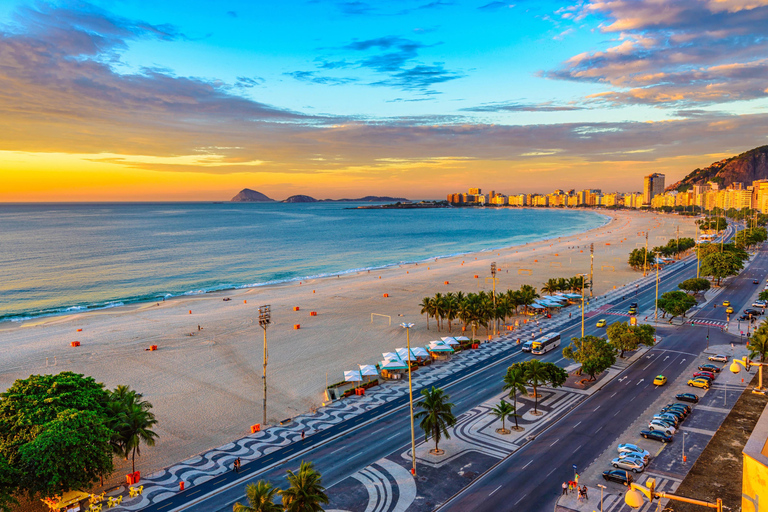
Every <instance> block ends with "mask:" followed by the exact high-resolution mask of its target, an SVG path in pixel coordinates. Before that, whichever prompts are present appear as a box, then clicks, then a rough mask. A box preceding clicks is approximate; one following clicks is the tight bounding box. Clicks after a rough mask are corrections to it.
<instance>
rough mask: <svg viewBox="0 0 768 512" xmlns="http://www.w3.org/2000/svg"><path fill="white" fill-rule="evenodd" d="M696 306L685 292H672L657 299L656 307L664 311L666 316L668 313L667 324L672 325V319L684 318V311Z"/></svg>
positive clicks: (693, 300)
mask: <svg viewBox="0 0 768 512" xmlns="http://www.w3.org/2000/svg"><path fill="white" fill-rule="evenodd" d="M695 305H696V299H694V298H693V297H691V296H690V295H688V294H687V293H685V292H681V291H678V290H674V291H671V292H666V293H664V294H662V296H661V297H659V301H658V307H659V309H660V310H662V311H664V314H665V315H666V314H667V313H669V315H670V317H669V322H670V323H672V319H673V318H675V317H676V316H683V317H685V313H686V311H688V310H689V309H691V308H692V307H693V306H695Z"/></svg>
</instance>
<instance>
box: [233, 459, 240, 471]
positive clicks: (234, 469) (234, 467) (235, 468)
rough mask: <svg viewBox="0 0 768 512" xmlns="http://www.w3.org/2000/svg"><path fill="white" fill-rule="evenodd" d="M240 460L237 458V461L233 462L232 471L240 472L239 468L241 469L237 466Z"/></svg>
mask: <svg viewBox="0 0 768 512" xmlns="http://www.w3.org/2000/svg"><path fill="white" fill-rule="evenodd" d="M238 460H239V459H235V462H233V463H232V471H234V472H235V473H238V470H239V469H240V468H239V467H238V466H237V461H238Z"/></svg>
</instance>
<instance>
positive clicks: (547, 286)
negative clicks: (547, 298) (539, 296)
mask: <svg viewBox="0 0 768 512" xmlns="http://www.w3.org/2000/svg"><path fill="white" fill-rule="evenodd" d="M557 290H558V287H557V279H547V282H546V283H544V286H542V287H541V293H550V294H552V293H555V292H556V291H557Z"/></svg>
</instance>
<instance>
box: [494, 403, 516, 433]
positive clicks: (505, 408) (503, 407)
mask: <svg viewBox="0 0 768 512" xmlns="http://www.w3.org/2000/svg"><path fill="white" fill-rule="evenodd" d="M491 414H493V415H494V416H496V417H497V418H499V419H500V420H501V433H502V434H508V433H509V430H507V429H506V425H505V423H504V422H505V420H506V419H507V418H508V417H509V416H514V417H515V420H517V417H518V416H520V415H519V414H515V407H514V406H513V405H512V404H510V403H509V402H507V401H505V400H504V399H503V398H502V399H501V402H499V404H498V405H497V406H496V407H494V408H493V409H491Z"/></svg>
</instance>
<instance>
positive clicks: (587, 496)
mask: <svg viewBox="0 0 768 512" xmlns="http://www.w3.org/2000/svg"><path fill="white" fill-rule="evenodd" d="M584 499H585V500H588V499H589V495H588V494H587V486H586V485H584Z"/></svg>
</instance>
